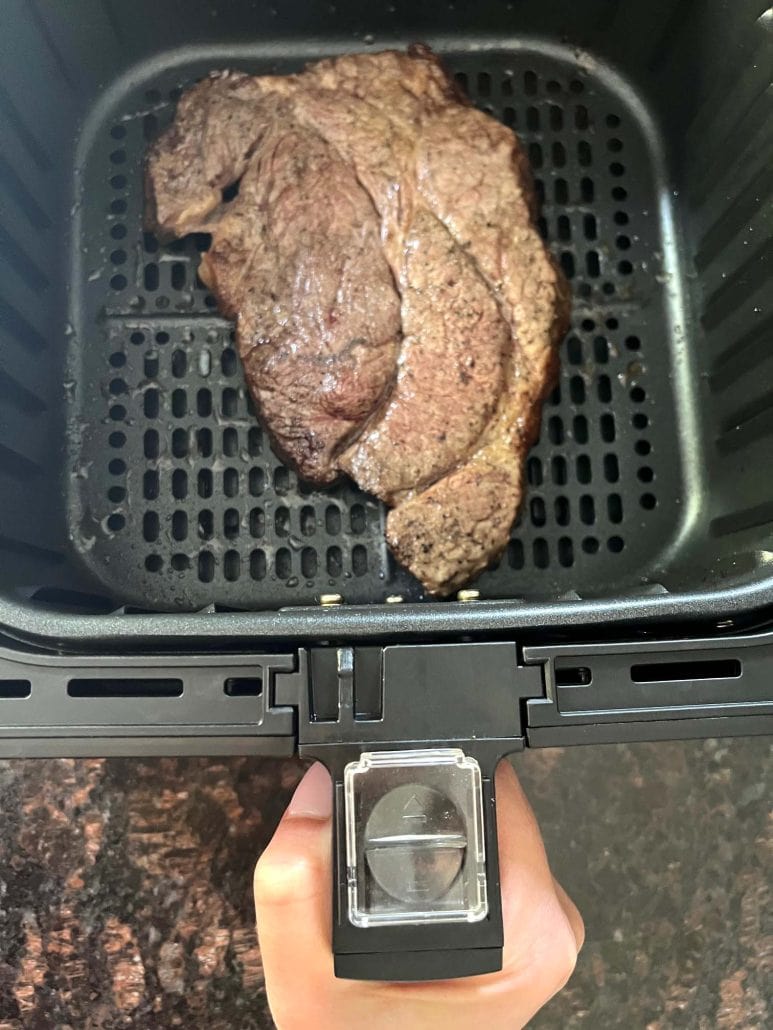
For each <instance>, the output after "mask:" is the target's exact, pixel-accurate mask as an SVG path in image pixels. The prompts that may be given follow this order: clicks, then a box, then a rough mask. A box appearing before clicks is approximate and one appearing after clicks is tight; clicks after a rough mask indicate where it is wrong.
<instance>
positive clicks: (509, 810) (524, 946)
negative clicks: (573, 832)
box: [368, 762, 577, 1030]
mask: <svg viewBox="0 0 773 1030" xmlns="http://www.w3.org/2000/svg"><path fill="white" fill-rule="evenodd" d="M496 799H497V800H496V805H497V833H498V837H499V867H500V883H501V892H502V908H503V922H504V934H505V938H504V952H503V968H502V971H501V972H499V973H491V974H486V975H483V976H475V977H468V978H466V979H460V980H447V981H440V982H436V983H427V984H400V985H396V984H392V985H387V984H382V985H375V984H373V985H368V986H369V988H370V989H372V990H373V991H374V992H379V993H382V992H383V994H384V997H385V998H386V997H391V999H392V1001H393V1003H394V1002H395V1000H396V999H398V998H399V999H400V1000H401V1001H403V1002H404V1001H407V1000H410V1002H411V1003H412V1005H413V1006H414V1012H416V1013H419V1014H420V1020H419V1021H418V1022H417V1023H416V1025H417V1026H421V1027H422V1028H429V1027H435V1026H437V1027H445V1028H446V1030H448V1028H450V1027H457V1026H460V1027H461V1026H469V1025H484V1024H485V1026H486V1027H487V1030H495V1028H499V1027H502V1028H507V1030H515V1028H517V1027H520V1026H524V1025H525V1024H526V1023H527V1022H528V1021H529V1020H530V1019H531V1017H532V1016H533V1015H534V1013H535V1012H537V1010H538V1009H540V1008H541V1007H542V1006H543V1005H544V1004H545V1002H547V1001H548V1000H549V998H551V997H552V996H553V994H555V993H556V991H558V990H560V988H561V987H562V986H563V984H564V983H565V982H566V980H567V979H568V978H569V976H570V974H571V971H572V969H573V968H574V965H575V962H576V958H577V942H576V939H575V935H574V933H573V930H572V926H571V924H570V921H569V918H568V916H567V914H566V913H565V911H564V908H563V907H562V904H561V900H560V898H559V896H558V894H557V892H556V890H555V886H554V881H553V877H552V874H551V872H550V867H549V865H548V861H547V856H546V854H545V848H544V845H543V843H542V836H541V834H540V831H539V826H538V825H537V821H536V819H535V817H534V813H533V812H532V810H531V806H530V805H529V803H528V801H527V799H526V796H525V795H524V793H523V791H522V789H521V787H520V784H519V783H518V779H517V777H516V775H515V773H514V771H513V770H512V767H511V766H510V765H509V763H506V762H502V763H500V766H499V768H498V769H497V773H496Z"/></svg>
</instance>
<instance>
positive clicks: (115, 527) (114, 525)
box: [107, 514, 126, 533]
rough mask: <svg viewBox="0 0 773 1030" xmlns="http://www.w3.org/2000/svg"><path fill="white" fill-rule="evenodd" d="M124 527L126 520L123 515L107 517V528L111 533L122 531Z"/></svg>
mask: <svg viewBox="0 0 773 1030" xmlns="http://www.w3.org/2000/svg"><path fill="white" fill-rule="evenodd" d="M125 525H126V519H125V518H124V517H123V515H118V514H114V515H110V516H109V517H108V520H107V528H108V529H109V530H110V531H111V533H117V532H118V531H119V530H121V529H123V527H124V526H125Z"/></svg>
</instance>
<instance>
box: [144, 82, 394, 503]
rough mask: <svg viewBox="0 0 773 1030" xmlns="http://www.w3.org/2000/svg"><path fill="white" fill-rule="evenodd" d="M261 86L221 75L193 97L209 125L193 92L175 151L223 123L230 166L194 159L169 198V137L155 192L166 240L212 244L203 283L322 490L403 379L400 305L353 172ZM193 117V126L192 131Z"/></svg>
mask: <svg viewBox="0 0 773 1030" xmlns="http://www.w3.org/2000/svg"><path fill="white" fill-rule="evenodd" d="M255 85H256V80H251V79H247V80H246V83H245V82H244V81H243V77H242V78H240V77H236V76H220V77H218V78H215V79H209V80H206V83H205V84H204V85H199V86H197V87H195V89H194V91H193V92H194V93H195V92H196V91H197V90H198V91H199V92H200V94H201V96H202V98H206V100H202V103H204V104H205V112H206V118H205V119H204V124H203V125H202V120H201V114H202V112H201V109H200V107H197V106H196V105H191V103H190V94H188V95H187V98H188V104H187V106H186V107H185V108H184V109H183V111H182V113H181V115H178V120H177V123H176V126H175V128H174V129H173V130H172V137H171V138H172V142H173V146H174V149H175V152H176V153H177V154H178V159H179V154H180V153H185V155H186V157H190V156H191V149H192V148H193V147H194V141H193V139H191V134H192V133H195V134H196V135H197V136H198V137H199V139H200V140H207V139H208V138H210V137H211V136H212V135H216V132H215V129H216V126H213V125H212V124H210V119H212V118H215V119H225V125H224V129H223V133H222V135H223V138H222V140H221V145H220V148H219V156H220V161H219V163H215V162H214V161H213V160H212V159H211V157H210V160H209V163H208V164H207V165H206V167H205V169H204V171H203V172H202V166H201V165H200V164H199V163H198V162H197V161H195V160H194V161H193V162H192V163H190V164H188V165H187V166H186V168H185V169H180V178H173V179H172V186H171V188H170V189H168V190H165V189H164V182H165V181H166V180H165V179H164V176H168V174H169V168H170V167H173V166H174V164H172V166H170V159H169V150H168V144H167V142H165V140H166V139H167V138H166V137H165V138H164V139H162V140H161V142H160V143H159V144H158V145H157V147H156V149H155V151H154V153H153V154H152V155H151V159H150V162H149V169H150V171H149V179H148V181H149V186H150V190H151V192H152V193H153V195H154V196H155V197H156V209H157V212H158V216H157V217H158V219H159V226H160V227H161V228H162V229H166V228H167V227H172V228H174V230H175V231H180V228H181V227H183V228H184V229H186V230H187V231H192V230H194V229H202V230H205V231H209V232H211V233H212V237H213V239H212V246H211V247H210V249H209V251H208V252H207V253H206V254H205V255H204V257H203V260H202V264H201V268H200V275H201V277H202V279H203V280H204V281H205V282H206V283H207V284H208V285H209V286H210V288H211V289H212V291H213V293H214V294H215V295H216V296H217V298H218V300H219V302H220V306H221V309H222V311H223V312H224V314H226V315H228V316H229V317H231V318H235V319H236V322H237V336H238V345H239V351H240V354H241V357H242V361H243V363H244V367H245V371H246V373H247V379H248V382H249V383H250V385H251V387H252V392H253V395H254V397H255V400H256V402H257V405H258V408H259V410H260V412H261V415H262V417H263V419H264V421H265V423H266V425H267V426H268V429H269V431H270V433H271V435H272V438H273V441H274V445H275V447H276V449H277V451H278V452H279V453H280V454H282V455H283V456H284V457H285V458H286V459H287V460H288V461H290V462H291V463H292V464H294V465H295V466H296V468H297V469H298V471H299V472H300V474H301V475H302V476H304V477H305V478H307V479H311V480H314V481H316V482H320V483H325V482H330V481H332V480H333V479H335V478H336V477H337V476H338V475H339V473H340V468H339V465H338V464H337V463H336V458H337V455H338V453H339V452H340V450H341V449H342V447H343V446H344V445H345V444H346V442H347V440H348V439H349V437H350V436H351V435H352V434H353V433H354V432H355V431H357V430H358V429H359V428H361V426H362V424H363V422H364V421H365V419H367V418H368V417H369V416H370V415H371V414H372V412H373V411H374V409H375V408H376V407H377V406H378V404H379V403H380V401H381V400H382V398H383V397H384V395H385V393H386V391H387V389H388V387H389V386H390V385H391V383H392V381H393V379H394V376H395V363H396V358H397V345H398V339H399V336H400V307H399V299H398V296H397V292H396V290H395V286H394V282H393V279H392V274H391V272H390V270H389V266H388V264H387V262H386V259H385V257H384V254H383V251H382V249H381V244H380V241H379V222H378V217H377V215H376V212H375V209H374V207H373V204H372V203H371V200H370V198H369V196H368V194H367V193H366V192H365V190H364V189H363V188H362V187H361V186H360V185H359V183H358V182H357V179H356V177H355V174H354V170H353V169H352V167H351V165H350V164H349V163H347V162H345V161H344V160H343V159H342V158H341V157H340V155H339V154H338V153H337V152H336V151H335V150H334V149H333V148H332V147H331V146H330V144H329V143H327V142H326V141H325V140H324V139H322V137H321V136H320V135H319V134H318V133H317V132H315V131H314V130H312V129H308V128H305V127H303V126H302V125H300V124H298V123H297V122H296V121H294V119H293V117H292V112H291V110H290V109H289V106H288V104H287V103H286V102H285V101H284V100H282V99H279V98H277V97H275V96H274V95H272V94H267V95H264V94H263V93H262V92H261V91H260V90H259V89H257V88H255ZM248 87H249V88H248ZM247 93H251V95H252V99H251V101H250V108H249V109H250V111H251V114H252V118H251V121H250V122H249V123H247V122H246V121H245V119H244V118H243V110H242V109H243V108H245V107H246V101H245V100H244V99H243V98H244V96H245V95H246V94H247ZM237 98H238V99H237ZM184 102H185V98H184V100H183V101H182V102H181V103H184ZM191 110H192V111H193V114H194V115H195V116H196V117H192V118H191V121H190V124H188V123H185V124H183V120H184V119H185V118H186V117H188V113H189V112H190V111H191ZM247 130H249V131H247ZM196 145H200V144H196ZM178 152H179V153H178ZM248 152H249V153H250V160H249V162H248V163H247V165H246V170H245V168H244V166H243V163H242V159H241V155H242V154H245V153H248ZM240 175H241V176H242V178H241V183H240V188H239V193H238V196H237V197H236V198H235V199H234V200H232V201H231V202H230V203H228V204H223V203H222V188H223V187H224V186H228V185H230V183H231V182H233V181H235V180H236V179H237V178H238V177H239V176H240ZM183 177H184V178H185V179H186V180H187V181H188V182H189V183H190V186H189V188H185V187H183V186H181V185H180V182H181V179H182V178H183ZM213 183H214V184H216V185H215V186H213V185H212V184H213ZM191 196H195V197H196V198H197V200H196V203H195V205H193V206H191V205H190V204H189V199H190V197H191ZM162 219H163V221H162Z"/></svg>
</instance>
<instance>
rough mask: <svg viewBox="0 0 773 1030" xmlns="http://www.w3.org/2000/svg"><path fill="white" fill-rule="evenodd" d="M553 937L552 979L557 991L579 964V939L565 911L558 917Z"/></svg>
mask: <svg viewBox="0 0 773 1030" xmlns="http://www.w3.org/2000/svg"><path fill="white" fill-rule="evenodd" d="M552 938H553V939H552V943H551V955H552V962H551V969H550V979H551V983H552V986H553V991H554V993H555V992H556V991H560V990H561V988H562V987H563V986H564V985H565V984H566V983H567V981H568V980H569V978H570V977H571V975H572V973H573V972H574V969H575V966H576V965H577V941H576V939H575V936H574V933H573V931H572V928H571V926H570V925H569V921H568V920H567V919H566V917H565V916H563V913H562V917H561V918H560V919H559V918H557V919H556V925H555V927H554V931H553V934H552Z"/></svg>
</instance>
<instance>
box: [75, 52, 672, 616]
mask: <svg viewBox="0 0 773 1030" xmlns="http://www.w3.org/2000/svg"><path fill="white" fill-rule="evenodd" d="M314 56H317V55H314V54H309V55H308V57H309V59H312V58H313V57H314ZM318 56H322V55H318ZM445 56H446V60H447V61H448V64H449V66H450V67H451V68H452V69H453V70H454V71H455V73H456V74H457V77H458V78H459V80H460V82H461V83H462V84H463V85H464V86H465V88H466V89H467V92H468V93H469V95H470V96H471V97H472V98H473V99H474V100H475V102H476V103H478V104H479V105H480V106H481V107H483V108H484V109H485V110H487V111H490V112H492V113H493V114H494V115H495V116H497V117H499V118H501V119H502V120H503V121H504V122H505V123H506V124H508V125H511V126H513V127H514V128H515V129H516V131H517V132H518V133H519V134H520V136H521V138H522V139H523V141H524V142H525V144H526V145H527V147H528V151H529V156H530V158H531V163H532V166H533V168H534V173H535V177H536V181H537V188H538V190H539V194H540V197H541V198H542V201H543V208H542V219H541V229H542V231H543V232H544V234H545V236H546V238H547V239H548V241H549V243H550V245H551V247H552V248H553V250H554V252H555V254H556V255H557V257H558V258H559V260H560V262H561V264H562V266H563V268H564V270H565V272H566V274H567V276H568V277H569V278H570V279H571V281H572V285H573V288H574V297H575V305H574V314H573V320H572V329H571V331H570V333H569V334H568V337H567V339H566V341H565V342H564V345H563V347H562V352H561V359H562V360H561V379H560V386H559V388H558V389H557V390H556V391H555V393H554V395H553V397H552V398H551V399H550V401H549V402H548V403H547V404H546V406H545V410H544V417H543V424H542V433H541V438H540V441H539V443H538V444H537V445H536V446H535V447H534V449H533V451H532V453H531V455H530V457H529V460H528V481H529V484H530V485H529V492H528V496H527V499H526V502H525V505H524V508H523V511H522V514H521V517H520V518H519V521H518V523H517V525H516V526H515V528H514V530H513V533H512V539H511V542H510V544H509V546H508V549H507V552H506V553H505V555H504V556H503V557H502V559H501V560H500V561H499V563H498V564H497V565H496V567H492V568H491V569H490V570H489V571H487V572H486V573H484V575H482V576H481V577H480V578H479V580H478V581H477V582H476V583H475V584H472V585H474V586H476V587H477V588H478V589H479V590H480V592H481V596H483V597H491V598H503V597H507V598H519V597H524V598H547V597H556V596H562V595H567V594H570V595H571V594H572V593H573V592H576V593H579V594H581V595H582V596H589V595H605V596H609V595H610V594H617V593H620V592H621V591H624V590H626V589H628V588H632V587H634V586H635V585H637V584H639V583H641V582H642V581H644V580H645V579H646V578H647V577H648V575H650V574H651V572H652V570H653V569H654V568H656V567H657V563H658V560H659V558H660V556H661V555H662V554H663V553H664V552H665V550H666V549H667V548H668V546H669V544H670V543H671V542H672V541H673V538H674V535H675V533H676V532H677V529H678V525H679V520H680V514H681V508H680V502H681V494H682V482H681V472H680V467H679V463H678V454H677V447H676V444H675V432H676V430H675V424H674V403H675V401H674V392H673V385H672V380H671V377H670V372H671V367H672V360H673V354H672V350H673V348H674V346H675V343H674V341H673V340H672V334H671V330H670V328H669V319H668V315H667V312H668V307H667V297H666V293H665V290H666V289H667V286H668V284H667V279H668V274H663V267H664V255H665V259H666V260H667V259H668V257H669V252H668V241H665V240H664V239H663V238H662V235H661V232H662V230H661V222H660V218H659V213H658V212H659V208H658V199H657V198H658V192H659V191H661V190H662V189H663V188H664V183H663V182H661V181H659V178H658V172H657V169H656V167H655V164H654V163H653V158H652V154H653V150H652V146H651V144H652V141H651V140H648V138H647V136H646V132H645V129H644V127H643V125H642V124H640V123H639V122H638V121H637V119H636V117H635V116H634V113H633V111H634V110H635V108H634V107H633V106H631V105H630V104H629V103H628V102H627V99H626V98H625V96H624V95H623V94H622V93H618V92H617V91H616V89H615V88H613V85H614V80H613V78H612V77H611V76H608V75H606V74H604V73H598V72H597V73H596V74H595V75H594V74H590V73H587V72H585V71H583V70H581V69H579V68H578V67H577V65H576V64H575V63H574V62H571V61H569V60H568V59H567V60H564V59H562V58H561V57H558V56H555V54H554V53H553V52H552V51H551V53H549V54H546V53H539V52H534V51H532V52H519V53H518V54H517V55H511V54H503V53H491V52H487V53H480V52H476V53H465V52H450V53H446V55H445ZM226 64H228V65H230V66H234V65H236V66H239V67H244V68H245V69H246V70H250V71H253V72H256V73H260V72H268V71H273V72H288V71H293V70H296V69H297V68H298V67H299V66H300V62H298V61H297V60H294V61H292V62H290V61H289V60H288V61H278V62H273V63H272V64H271V66H270V67H269V66H266V65H265V64H263V65H260V64H258V63H255V64H249V63H246V62H244V61H237V62H228V61H224V62H222V65H226ZM209 67H210V65H207V66H202V65H200V64H197V65H194V66H188V67H187V68H186V69H185V70H184V71H182V72H181V71H180V69H179V68H178V69H175V70H172V71H169V72H166V73H164V74H163V75H161V76H160V77H159V78H158V79H157V80H154V81H153V82H149V83H144V84H143V85H142V86H138V87H137V88H136V89H135V90H133V91H132V92H130V93H128V94H126V95H124V96H123V97H122V98H121V99H120V100H119V101H117V102H116V104H115V105H114V106H113V109H112V111H111V113H110V115H109V116H107V117H106V119H105V120H104V121H103V122H101V124H100V125H99V126H97V127H93V126H92V130H93V131H92V132H91V134H90V136H89V137H88V138H87V139H86V140H84V149H83V154H84V159H83V167H82V168H81V169H80V175H81V178H80V182H81V186H82V204H81V206H80V207H79V209H78V210H77V211H76V215H75V220H74V225H75V227H76V231H77V234H78V238H77V239H76V240H75V246H74V252H75V257H76V260H75V264H74V286H73V298H74V300H73V305H74V306H73V312H74V314H73V337H72V381H71V382H70V383H68V384H67V392H68V395H69V402H70V418H69V422H68V425H69V433H68V446H69V450H70V461H69V467H68V475H67V485H68V490H69V501H70V503H69V505H68V511H69V513H70V517H71V537H72V540H73V543H74V545H75V547H76V549H77V551H78V552H79V554H80V555H81V556H82V559H83V561H84V562H85V563H86V565H87V566H88V568H89V570H90V572H91V573H92V574H93V576H94V577H95V578H96V580H97V581H98V583H99V584H100V586H101V589H102V590H103V591H105V592H107V593H109V594H110V595H111V597H113V598H114V599H115V600H116V601H117V602H118V603H122V604H129V605H135V606H140V607H143V608H151V609H166V610H184V609H198V608H201V607H204V606H206V605H209V604H217V605H220V606H224V607H231V608H237V609H245V608H247V609H249V608H276V607H279V606H285V605H294V604H309V603H314V602H315V601H316V600H318V599H319V597H320V595H321V594H323V593H340V594H341V595H342V596H343V598H344V599H345V601H347V602H353V603H358V602H380V601H384V600H385V599H386V597H387V596H389V595H396V594H399V595H401V596H403V597H404V598H405V599H406V600H408V599H417V598H420V597H421V596H422V594H421V589H420V586H419V585H418V584H417V583H416V581H415V580H414V579H413V578H412V577H410V576H409V575H408V574H407V573H405V572H404V571H403V570H401V569H400V568H399V567H398V566H397V565H396V563H395V562H394V561H393V559H392V558H391V556H390V554H389V552H388V550H387V548H386V545H385V543H384V536H383V526H384V516H385V512H384V510H383V508H382V506H381V505H380V504H379V503H378V502H375V501H374V500H373V499H372V498H370V497H368V496H367V495H365V494H363V493H362V492H361V491H360V490H358V489H357V488H356V487H355V486H354V485H353V484H352V483H351V482H348V481H345V482H341V483H340V484H338V485H336V486H335V487H334V488H332V489H326V490H316V489H312V488H310V487H308V486H306V485H304V484H302V483H299V482H298V481H297V478H296V476H295V474H294V473H293V472H292V471H290V470H289V469H288V468H286V467H285V466H284V465H283V464H282V463H281V462H280V461H279V460H278V459H277V458H276V457H275V456H274V455H273V454H272V452H271V450H270V449H269V447H268V446H267V443H266V439H265V437H264V434H263V432H262V430H261V428H260V426H259V425H258V423H257V421H256V419H255V416H254V413H253V411H252V408H251V405H250V402H249V399H248V397H247V394H246V390H245V385H244V380H243V377H242V372H241V368H240V365H239V362H238V359H237V356H236V353H235V350H234V344H233V333H232V330H231V326H230V325H229V324H228V323H227V322H225V321H224V320H223V319H221V318H220V317H218V315H217V312H216V310H215V305H214V299H213V298H212V297H211V296H210V295H208V293H207V291H206V289H205V288H204V287H203V286H202V284H201V283H200V282H199V280H198V279H197V274H196V273H197V266H198V260H199V255H200V251H201V250H202V249H204V248H205V247H206V245H207V242H208V241H207V239H206V238H201V237H191V238H188V239H186V240H183V241H178V242H175V243H173V244H171V245H169V246H163V247H160V246H159V244H158V242H157V241H156V240H155V239H154V238H153V237H152V236H148V235H146V234H144V233H143V232H142V207H143V194H142V161H143V158H144V153H145V149H146V147H147V143H148V140H149V139H152V138H154V137H155V136H156V134H157V133H158V131H159V130H160V128H161V127H162V126H163V125H164V124H166V123H167V122H168V121H169V120H170V119H171V117H172V114H173V112H174V105H175V101H176V99H177V98H178V97H179V95H180V92H181V91H182V89H183V88H185V87H186V86H188V85H190V84H191V83H192V82H193V81H195V80H196V79H197V78H198V77H200V76H201V75H202V74H204V73H205V72H206V71H208V70H209Z"/></svg>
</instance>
